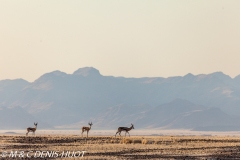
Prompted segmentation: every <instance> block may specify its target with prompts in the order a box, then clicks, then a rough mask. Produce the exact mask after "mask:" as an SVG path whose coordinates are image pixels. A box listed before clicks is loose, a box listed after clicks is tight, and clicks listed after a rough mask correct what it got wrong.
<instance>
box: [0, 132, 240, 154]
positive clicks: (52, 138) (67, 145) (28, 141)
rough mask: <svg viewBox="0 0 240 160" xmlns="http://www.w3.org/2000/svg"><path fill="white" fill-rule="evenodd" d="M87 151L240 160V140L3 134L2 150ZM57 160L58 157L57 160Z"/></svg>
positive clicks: (1, 137)
mask: <svg viewBox="0 0 240 160" xmlns="http://www.w3.org/2000/svg"><path fill="white" fill-rule="evenodd" d="M11 150H14V151H21V150H24V151H30V150H31V151H37V150H41V151H47V150H49V151H67V150H69V151H77V150H79V151H86V153H85V155H84V158H82V159H200V158H203V159H209V158H222V159H231V158H240V138H239V137H220V136H145V137H144V138H142V137H140V136H132V137H130V138H120V137H117V138H115V137H109V136H90V137H88V138H86V137H81V136H80V135H79V136H76V135H72V136H67V135H44V136H39V135H38V136H35V137H34V136H29V137H26V136H22V135H1V136H0V152H2V151H11ZM55 159H56V158H55ZM59 159H62V158H59Z"/></svg>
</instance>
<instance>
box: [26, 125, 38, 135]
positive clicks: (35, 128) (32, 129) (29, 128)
mask: <svg viewBox="0 0 240 160" xmlns="http://www.w3.org/2000/svg"><path fill="white" fill-rule="evenodd" d="M37 125H38V123H35V122H34V126H35V127H34V128H31V127H28V128H27V133H26V136H27V135H28V133H29V132H33V135H35V131H36V130H37Z"/></svg>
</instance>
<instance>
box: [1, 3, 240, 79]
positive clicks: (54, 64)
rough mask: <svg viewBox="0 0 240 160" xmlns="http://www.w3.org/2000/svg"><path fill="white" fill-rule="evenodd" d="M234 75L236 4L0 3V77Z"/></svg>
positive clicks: (237, 61) (239, 40) (237, 65)
mask: <svg viewBox="0 0 240 160" xmlns="http://www.w3.org/2000/svg"><path fill="white" fill-rule="evenodd" d="M86 66H92V67H95V68H97V69H98V70H99V71H100V73H101V74H102V75H113V76H124V77H169V76H183V75H186V74H187V73H192V74H195V75H196V74H201V73H204V74H208V73H212V72H216V71H222V72H224V73H225V74H227V75H230V76H231V77H235V76H236V75H239V74H240V1H239V0H101V1H100V0H94V1H92V0H85V1H81V0H41V1H39V0H1V1H0V80H2V79H16V78H23V79H25V80H28V81H30V82H32V81H34V80H36V79H37V78H39V77H40V76H41V75H42V74H44V73H46V72H51V71H54V70H60V71H63V72H66V73H73V72H74V71H75V70H77V69H78V68H82V67H86Z"/></svg>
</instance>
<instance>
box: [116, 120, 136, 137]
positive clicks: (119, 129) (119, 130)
mask: <svg viewBox="0 0 240 160" xmlns="http://www.w3.org/2000/svg"><path fill="white" fill-rule="evenodd" d="M131 125H132V126H131V127H130V128H128V127H118V131H117V132H116V134H115V137H116V135H117V133H119V136H121V132H122V131H125V132H126V133H125V137H126V134H127V133H128V134H129V132H128V131H130V130H131V129H134V126H133V124H132V123H131ZM129 137H130V134H129Z"/></svg>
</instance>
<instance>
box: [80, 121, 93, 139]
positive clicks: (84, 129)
mask: <svg viewBox="0 0 240 160" xmlns="http://www.w3.org/2000/svg"><path fill="white" fill-rule="evenodd" d="M88 125H89V126H90V127H82V136H83V132H85V131H87V137H88V132H89V131H90V129H91V127H92V125H93V124H92V122H91V123H90V122H89V123H88Z"/></svg>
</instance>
